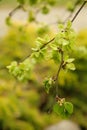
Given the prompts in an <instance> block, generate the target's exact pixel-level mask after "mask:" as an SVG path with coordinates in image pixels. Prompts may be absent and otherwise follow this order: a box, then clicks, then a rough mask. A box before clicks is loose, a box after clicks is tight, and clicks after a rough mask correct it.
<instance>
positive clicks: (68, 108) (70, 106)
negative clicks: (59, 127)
mask: <svg viewBox="0 0 87 130" xmlns="http://www.w3.org/2000/svg"><path fill="white" fill-rule="evenodd" d="M64 107H65V109H66V111H67V112H68V113H69V114H72V113H73V104H72V103H70V102H65V103H64Z"/></svg>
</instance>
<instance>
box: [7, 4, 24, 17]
mask: <svg viewBox="0 0 87 130" xmlns="http://www.w3.org/2000/svg"><path fill="white" fill-rule="evenodd" d="M20 8H22V5H18V6H17V7H16V8H14V9H13V10H12V11H11V12H10V13H9V16H10V17H12V16H13V14H14V13H15V12H16V11H17V10H18V9H20Z"/></svg>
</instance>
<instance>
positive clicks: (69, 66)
mask: <svg viewBox="0 0 87 130" xmlns="http://www.w3.org/2000/svg"><path fill="white" fill-rule="evenodd" d="M66 68H67V69H70V70H75V69H76V68H75V65H74V64H73V63H70V64H67V65H66Z"/></svg>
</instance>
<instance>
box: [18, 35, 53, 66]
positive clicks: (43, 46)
mask: <svg viewBox="0 0 87 130" xmlns="http://www.w3.org/2000/svg"><path fill="white" fill-rule="evenodd" d="M54 39H55V37H53V38H52V39H51V40H50V41H48V42H46V43H44V44H43V45H42V46H41V47H40V48H39V49H38V50H36V51H35V52H39V51H40V50H42V49H43V48H45V47H46V46H47V45H48V44H49V43H51V42H53V41H54ZM31 55H32V52H31V54H29V55H27V56H26V57H24V58H23V59H22V60H21V61H19V63H20V62H23V61H24V60H26V59H27V58H29V57H31Z"/></svg>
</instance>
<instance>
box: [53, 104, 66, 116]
mask: <svg viewBox="0 0 87 130" xmlns="http://www.w3.org/2000/svg"><path fill="white" fill-rule="evenodd" d="M53 111H54V112H55V113H56V114H57V115H60V116H62V115H63V114H64V105H62V106H60V105H59V104H58V103H56V104H55V105H54V106H53Z"/></svg>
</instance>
